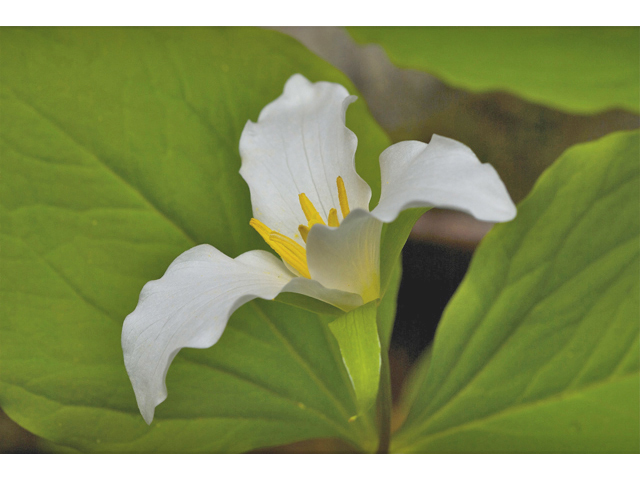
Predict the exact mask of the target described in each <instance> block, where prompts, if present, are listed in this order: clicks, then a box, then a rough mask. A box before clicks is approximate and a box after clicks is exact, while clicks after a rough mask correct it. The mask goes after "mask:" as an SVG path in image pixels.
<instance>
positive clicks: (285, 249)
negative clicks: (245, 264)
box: [249, 218, 311, 278]
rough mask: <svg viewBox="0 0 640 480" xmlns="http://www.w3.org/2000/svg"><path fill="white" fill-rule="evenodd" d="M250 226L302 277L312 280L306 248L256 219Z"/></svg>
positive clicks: (253, 219) (252, 220)
mask: <svg viewBox="0 0 640 480" xmlns="http://www.w3.org/2000/svg"><path fill="white" fill-rule="evenodd" d="M249 225H251V226H252V227H253V228H255V230H256V231H257V232H258V233H259V234H260V236H261V237H262V239H263V240H264V241H265V242H267V245H269V246H270V247H271V248H273V249H274V250H275V252H276V253H277V254H278V255H280V257H282V259H283V260H284V261H285V262H287V263H288V264H289V265H291V266H292V267H293V268H295V269H296V270H297V271H298V273H299V274H300V275H302V276H303V277H306V278H311V275H310V274H309V268H308V267H307V252H306V251H305V249H304V248H302V247H301V246H300V245H298V244H297V243H296V242H295V241H294V240H291V239H290V238H289V237H287V236H286V235H282V234H281V233H278V232H274V231H273V230H271V229H270V228H269V227H267V226H266V225H265V224H264V223H262V222H261V221H260V220H258V219H256V218H252V219H251V221H250V222H249Z"/></svg>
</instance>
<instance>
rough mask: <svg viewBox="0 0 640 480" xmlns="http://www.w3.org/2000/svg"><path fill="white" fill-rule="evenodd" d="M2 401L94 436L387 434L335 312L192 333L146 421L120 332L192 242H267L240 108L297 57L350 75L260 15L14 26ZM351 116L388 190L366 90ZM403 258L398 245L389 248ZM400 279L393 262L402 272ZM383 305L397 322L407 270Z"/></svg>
mask: <svg viewBox="0 0 640 480" xmlns="http://www.w3.org/2000/svg"><path fill="white" fill-rule="evenodd" d="M0 44H1V45H2V68H1V69H0V95H1V96H0V105H1V109H2V115H0V162H1V164H0V165H1V169H2V187H1V188H2V189H1V190H0V204H1V207H0V229H1V230H0V235H1V241H2V249H1V251H0V255H1V256H0V262H1V263H0V271H2V276H1V277H0V282H1V288H0V292H1V293H0V312H1V313H0V315H1V321H0V404H1V405H2V408H3V409H4V410H5V411H6V412H7V414H9V415H10V416H11V417H12V418H13V419H14V420H15V421H17V422H18V423H20V424H21V425H22V426H24V427H25V428H27V429H29V430H30V431H32V432H34V433H36V434H37V435H40V436H42V437H44V438H46V439H48V440H51V441H53V442H57V443H59V444H60V445H62V446H64V447H68V448H71V449H77V450H79V451H90V452H114V451H120V452H124V451H147V452H161V451H164V452H222V451H245V450H249V449H253V448H258V447H264V446H268V445H276V444H283V443H288V442H293V441H296V440H301V439H305V438H312V437H328V436H337V437H340V438H342V439H343V440H346V441H348V442H351V443H352V444H354V445H356V446H358V447H359V448H361V449H371V448H375V444H376V439H375V428H374V427H373V421H372V419H371V418H370V417H362V418H359V420H358V421H356V422H351V423H350V422H349V421H348V420H349V418H351V417H352V416H354V415H355V414H356V413H357V406H356V401H355V395H354V392H353V390H352V387H351V383H350V381H349V378H348V375H347V372H346V370H345V369H344V366H343V363H342V359H341V357H340V353H339V349H338V345H337V344H336V342H335V340H334V339H333V337H332V335H331V333H330V331H329V330H328V328H327V323H328V321H329V320H330V319H331V318H325V317H323V316H322V315H320V314H317V313H313V312H309V311H304V310H301V309H298V308H294V307H292V306H288V305H284V304H282V303H278V302H262V301H255V302H252V303H251V304H249V305H246V306H244V307H243V308H241V309H240V310H239V311H238V312H236V314H235V315H234V316H233V317H232V318H231V320H230V322H229V327H228V329H227V331H226V332H225V334H224V335H223V337H222V339H221V340H220V342H219V343H218V344H217V345H216V346H215V347H213V348H211V349H208V350H183V351H182V353H181V354H180V355H179V356H178V357H177V358H176V360H175V362H174V364H173V366H172V367H171V369H170V370H169V374H168V377H167V386H168V391H169V397H168V399H167V400H166V401H165V402H164V403H163V404H161V405H160V406H159V407H158V409H157V410H156V419H155V420H154V422H153V423H152V425H151V426H150V427H148V426H147V425H146V424H145V423H144V421H143V420H142V417H141V416H140V414H139V412H138V409H137V407H136V403H135V399H134V395H133V391H132V388H131V385H130V383H129V379H128V378H127V374H126V372H125V369H124V365H123V360H122V350H121V347H120V332H121V327H122V322H123V320H124V318H125V316H126V315H127V314H128V313H130V312H131V311H132V310H133V309H134V307H135V305H136V303H137V299H138V294H139V292H140V290H141V288H142V286H143V285H144V284H145V283H146V282H147V281H149V280H152V279H155V278H158V277H160V276H161V275H162V274H163V273H164V271H165V270H166V268H167V267H168V265H169V263H170V262H171V261H172V260H173V259H174V258H175V257H176V256H177V255H179V254H180V253H182V252H183V251H184V250H186V249H188V248H190V247H192V246H194V245H196V244H200V243H209V244H211V245H214V246H215V247H217V248H218V249H220V250H221V251H222V252H224V253H226V254H227V255H229V256H232V257H235V256H237V255H239V254H241V253H243V252H245V251H247V250H251V249H256V248H258V249H264V248H266V247H265V245H264V244H263V242H262V240H261V239H260V237H259V236H258V235H257V234H256V233H255V232H254V231H253V230H252V229H251V228H250V227H249V223H248V222H249V219H250V218H251V204H250V200H249V191H248V188H247V186H246V184H245V183H244V181H243V180H242V178H241V177H240V175H239V174H238V170H239V168H240V158H239V154H238V142H239V138H240V134H241V131H242V128H243V127H244V124H245V122H246V121H247V120H249V119H252V120H256V119H257V116H258V114H259V112H260V110H261V109H262V108H263V107H264V106H265V105H266V104H267V103H268V102H270V101H272V100H274V99H275V98H276V97H278V96H279V95H280V94H281V92H282V89H283V86H284V83H285V81H286V80H287V79H288V78H289V77H290V76H291V75H292V74H294V73H298V72H299V73H302V74H304V75H305V76H306V77H307V78H309V79H310V80H312V81H318V80H326V81H333V82H338V83H341V84H343V85H345V86H346V87H347V88H348V89H349V91H351V92H353V93H356V92H355V88H354V87H353V85H352V84H351V83H350V82H349V80H348V79H347V78H346V77H345V76H344V75H342V74H341V73H339V72H338V71H337V70H335V69H334V68H332V67H330V66H329V65H328V64H326V63H325V62H323V61H321V60H319V59H318V58H317V57H315V56H313V55H312V54H310V53H309V52H308V51H307V50H306V49H304V48H303V47H302V46H300V45H299V44H298V43H297V42H295V41H293V40H291V39H289V38H288V37H285V36H284V35H281V34H279V33H276V32H271V31H264V30H257V29H256V30H252V29H223V28H219V29H133V28H131V29H75V28H74V29H12V28H11V29H2V30H0ZM347 122H348V125H349V127H350V128H352V129H353V130H354V131H355V133H356V134H357V135H358V137H359V149H358V154H357V165H358V170H359V172H360V174H361V175H362V176H363V177H364V178H365V179H366V180H367V181H368V182H369V183H370V185H371V186H372V189H373V191H374V202H375V199H376V198H377V197H378V196H379V168H378V163H377V158H378V155H379V153H380V152H381V151H382V150H383V149H384V148H385V147H386V146H387V139H386V136H385V135H384V133H383V132H382V131H381V130H380V128H379V127H378V126H377V125H376V124H375V123H374V121H373V120H372V119H371V117H370V115H369V114H368V112H367V110H366V106H365V105H364V104H363V102H362V101H359V102H356V104H354V105H353V106H351V108H350V109H349V112H348V115H347ZM396 261H397V260H396ZM396 278H397V277H396ZM392 285H393V286H392V288H390V290H389V293H388V294H387V297H388V298H387V299H385V300H384V301H383V302H385V303H384V304H385V305H387V307H385V309H384V310H381V312H383V313H379V315H380V314H385V313H384V312H386V315H387V317H386V318H385V319H383V323H384V324H385V325H386V326H387V327H388V328H390V325H391V324H392V321H393V317H392V315H393V311H394V310H393V308H392V307H389V305H391V306H392V305H393V303H394V299H395V294H396V291H397V281H396V282H395V283H392Z"/></svg>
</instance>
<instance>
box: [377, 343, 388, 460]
mask: <svg viewBox="0 0 640 480" xmlns="http://www.w3.org/2000/svg"><path fill="white" fill-rule="evenodd" d="M380 353H381V357H382V365H381V366H380V390H379V391H378V419H379V425H380V443H379V444H378V452H377V453H389V443H390V441H391V376H390V374H389V353H388V352H387V351H386V349H384V348H383V349H382V351H381V352H380Z"/></svg>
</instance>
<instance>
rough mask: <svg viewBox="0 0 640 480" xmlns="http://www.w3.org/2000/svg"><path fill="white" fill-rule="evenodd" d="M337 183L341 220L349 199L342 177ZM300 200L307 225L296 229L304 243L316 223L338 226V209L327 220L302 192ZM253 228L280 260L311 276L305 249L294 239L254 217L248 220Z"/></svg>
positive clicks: (299, 196)
mask: <svg viewBox="0 0 640 480" xmlns="http://www.w3.org/2000/svg"><path fill="white" fill-rule="evenodd" d="M336 184H337V185H338V200H339V202H340V211H341V212H342V218H343V220H344V219H345V218H347V215H349V200H348V199H347V190H346V189H345V187H344V181H343V180H342V177H338V178H337V179H336ZM298 199H299V200H300V207H301V208H302V211H303V212H304V216H305V217H306V218H307V222H308V223H307V225H300V226H299V227H298V231H299V232H300V236H301V237H302V240H304V242H305V243H307V235H309V230H311V227H313V226H314V225H315V224H316V223H320V224H322V225H329V226H330V227H339V226H340V222H339V221H338V211H337V210H336V209H335V208H332V209H331V210H329V215H328V217H327V222H326V223H325V221H324V219H323V218H322V217H321V216H320V214H319V213H318V210H317V209H316V207H315V206H314V205H313V203H311V200H309V199H308V198H307V196H306V195H305V194H304V193H301V194H300V195H298ZM249 225H251V226H252V227H253V228H255V229H256V231H257V232H258V233H259V234H260V236H261V237H262V238H263V240H264V241H265V242H267V245H269V246H270V247H271V248H273V250H275V252H276V253H277V254H278V255H280V257H281V258H282V260H284V261H285V262H287V263H288V264H289V265H291V266H292V267H293V268H294V269H295V270H296V271H297V272H298V273H299V274H300V276H302V277H305V278H311V275H310V274H309V267H308V266H307V251H306V250H305V249H304V247H302V246H301V245H300V244H299V243H298V242H296V241H295V240H293V239H291V238H289V237H287V236H286V235H283V234H281V233H280V232H276V231H274V230H271V229H270V228H269V227H267V226H266V225H265V224H264V223H262V222H261V221H260V220H258V219H256V218H252V219H251V221H250V222H249Z"/></svg>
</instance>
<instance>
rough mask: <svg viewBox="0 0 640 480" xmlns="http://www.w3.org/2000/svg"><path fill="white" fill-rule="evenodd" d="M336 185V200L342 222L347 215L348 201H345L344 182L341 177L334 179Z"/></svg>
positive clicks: (345, 190)
mask: <svg viewBox="0 0 640 480" xmlns="http://www.w3.org/2000/svg"><path fill="white" fill-rule="evenodd" d="M336 183H337V184H338V200H339V201H340V210H341V211H342V219H343V220H344V219H345V218H347V215H349V212H350V210H349V200H348V199H347V189H346V188H344V181H343V180H342V177H338V178H337V179H336Z"/></svg>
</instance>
